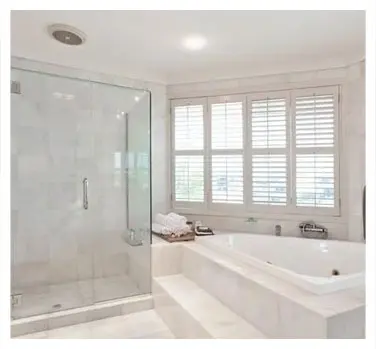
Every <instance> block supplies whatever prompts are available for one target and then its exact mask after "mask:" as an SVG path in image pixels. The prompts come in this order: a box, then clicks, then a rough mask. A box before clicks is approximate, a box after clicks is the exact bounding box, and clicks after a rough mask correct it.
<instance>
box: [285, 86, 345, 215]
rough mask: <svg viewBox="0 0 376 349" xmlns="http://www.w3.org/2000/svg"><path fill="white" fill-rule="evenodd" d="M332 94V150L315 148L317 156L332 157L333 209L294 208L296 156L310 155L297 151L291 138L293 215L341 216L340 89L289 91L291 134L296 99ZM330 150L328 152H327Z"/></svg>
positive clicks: (329, 87)
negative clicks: (327, 155)
mask: <svg viewBox="0 0 376 349" xmlns="http://www.w3.org/2000/svg"><path fill="white" fill-rule="evenodd" d="M314 93H315V94H333V99H334V103H333V104H334V119H333V123H334V133H333V136H334V141H333V148H328V149H326V150H324V149H325V148H320V147H317V148H316V149H317V153H318V154H333V155H334V156H333V157H334V200H335V201H334V207H327V208H324V207H304V206H296V156H297V154H312V152H309V151H308V150H307V149H305V148H302V149H300V150H299V151H297V148H296V139H295V137H292V139H291V141H292V142H291V143H292V144H291V145H292V152H291V154H292V172H291V178H292V179H294V180H293V182H292V184H293V186H292V192H291V195H292V196H291V198H292V204H293V206H294V213H297V214H302V215H304V214H306V215H309V214H312V212H313V211H314V214H315V215H320V216H335V217H336V216H340V215H341V196H340V183H341V181H340V127H339V126H340V103H339V102H340V101H339V96H340V87H339V86H325V87H311V88H301V89H294V90H292V91H291V103H292V104H291V121H292V125H291V129H292V131H293V132H295V131H296V125H295V117H294V116H295V103H294V100H295V98H296V97H304V96H312V94H314ZM329 150H330V151H329Z"/></svg>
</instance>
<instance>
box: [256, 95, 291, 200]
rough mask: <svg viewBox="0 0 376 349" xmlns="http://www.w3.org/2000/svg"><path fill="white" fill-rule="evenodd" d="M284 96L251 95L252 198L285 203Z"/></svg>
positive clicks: (286, 110)
mask: <svg viewBox="0 0 376 349" xmlns="http://www.w3.org/2000/svg"><path fill="white" fill-rule="evenodd" d="M287 108H288V105H287V97H286V96H283V97H273V96H272V95H270V96H268V95H264V96H262V97H260V99H257V96H256V97H253V96H251V103H250V111H249V113H250V122H251V147H252V159H251V169H252V170H251V175H252V199H251V202H252V203H253V204H256V205H272V206H286V205H287V175H288V173H287V117H288V109H287Z"/></svg>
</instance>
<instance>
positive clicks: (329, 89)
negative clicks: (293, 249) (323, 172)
mask: <svg viewBox="0 0 376 349" xmlns="http://www.w3.org/2000/svg"><path fill="white" fill-rule="evenodd" d="M313 93H315V94H321V93H330V94H333V97H334V101H335V102H334V109H335V112H334V147H333V148H330V150H332V151H331V152H328V153H329V154H332V153H333V154H334V186H335V188H334V190H335V192H334V195H335V206H334V207H333V208H319V207H298V206H296V154H299V153H301V152H296V147H295V137H294V134H295V114H294V111H295V104H294V100H295V99H294V98H296V97H301V96H304V95H310V94H311V95H312V94H313ZM340 93H341V88H340V85H339V84H336V85H330V86H320V87H308V88H307V87H302V88H290V89H281V90H276V91H265V92H253V93H237V94H231V95H221V96H207V97H193V98H186V99H182V98H179V99H170V116H171V119H170V131H171V133H170V135H171V137H170V142H171V156H170V159H171V168H170V173H171V184H172V187H171V207H172V208H173V209H178V210H180V211H181V212H184V213H186V214H200V215H211V214H213V215H226V214H228V215H229V216H234V217H236V216H238V217H243V216H244V217H246V216H249V215H250V214H253V213H256V214H260V215H264V214H269V213H271V214H274V215H276V216H277V215H289V216H294V215H302V216H303V215H307V216H311V217H312V216H331V217H340V216H341V190H340V189H341V188H340V184H341V177H340V158H341V153H340V117H341V104H340ZM281 97H285V98H286V113H287V118H286V152H280V154H286V161H287V165H286V170H287V183H286V184H287V202H286V205H285V206H279V205H262V204H254V203H252V154H253V153H255V154H261V153H262V151H263V149H262V150H261V149H258V150H257V151H256V152H253V149H252V143H251V141H252V119H251V113H250V106H251V101H252V100H255V99H257V100H259V99H262V98H264V99H266V98H281ZM224 101H227V102H236V101H242V102H243V149H242V150H237V151H238V153H239V154H243V204H231V203H228V204H227V203H213V202H212V199H211V198H212V185H211V184H212V183H211V181H212V178H211V176H212V170H211V156H212V155H216V154H218V155H224V154H226V152H227V153H228V154H234V153H235V152H234V151H232V150H212V149H211V107H210V106H211V104H213V103H223V102H224ZM186 105H202V106H203V118H204V120H203V127H204V149H203V150H202V151H201V150H195V151H193V150H192V151H190V150H188V151H176V150H175V148H174V142H175V133H174V124H175V113H174V108H175V107H177V106H186ZM260 150H261V151H260ZM281 150H282V149H281ZM183 153H185V154H183ZM265 153H267V150H265ZM278 153H279V152H278ZM177 154H178V155H179V154H181V155H203V156H204V202H203V203H192V202H187V201H178V202H177V201H175V193H174V191H175V156H176V155H177ZM272 154H273V153H272ZM275 154H277V153H275Z"/></svg>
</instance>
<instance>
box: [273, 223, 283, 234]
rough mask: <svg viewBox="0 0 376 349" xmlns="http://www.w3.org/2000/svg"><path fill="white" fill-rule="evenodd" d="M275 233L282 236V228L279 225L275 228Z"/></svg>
mask: <svg viewBox="0 0 376 349" xmlns="http://www.w3.org/2000/svg"><path fill="white" fill-rule="evenodd" d="M274 232H275V235H276V236H281V233H282V227H281V226H280V225H279V224H277V225H276V226H275V227H274Z"/></svg>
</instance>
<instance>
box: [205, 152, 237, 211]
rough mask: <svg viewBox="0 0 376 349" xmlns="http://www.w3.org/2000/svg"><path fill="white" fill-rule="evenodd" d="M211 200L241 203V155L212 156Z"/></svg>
mask: <svg viewBox="0 0 376 349" xmlns="http://www.w3.org/2000/svg"><path fill="white" fill-rule="evenodd" d="M211 181H212V202H213V203H226V204H229V203H230V204H242V203H243V155H213V156H212V178H211Z"/></svg>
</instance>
